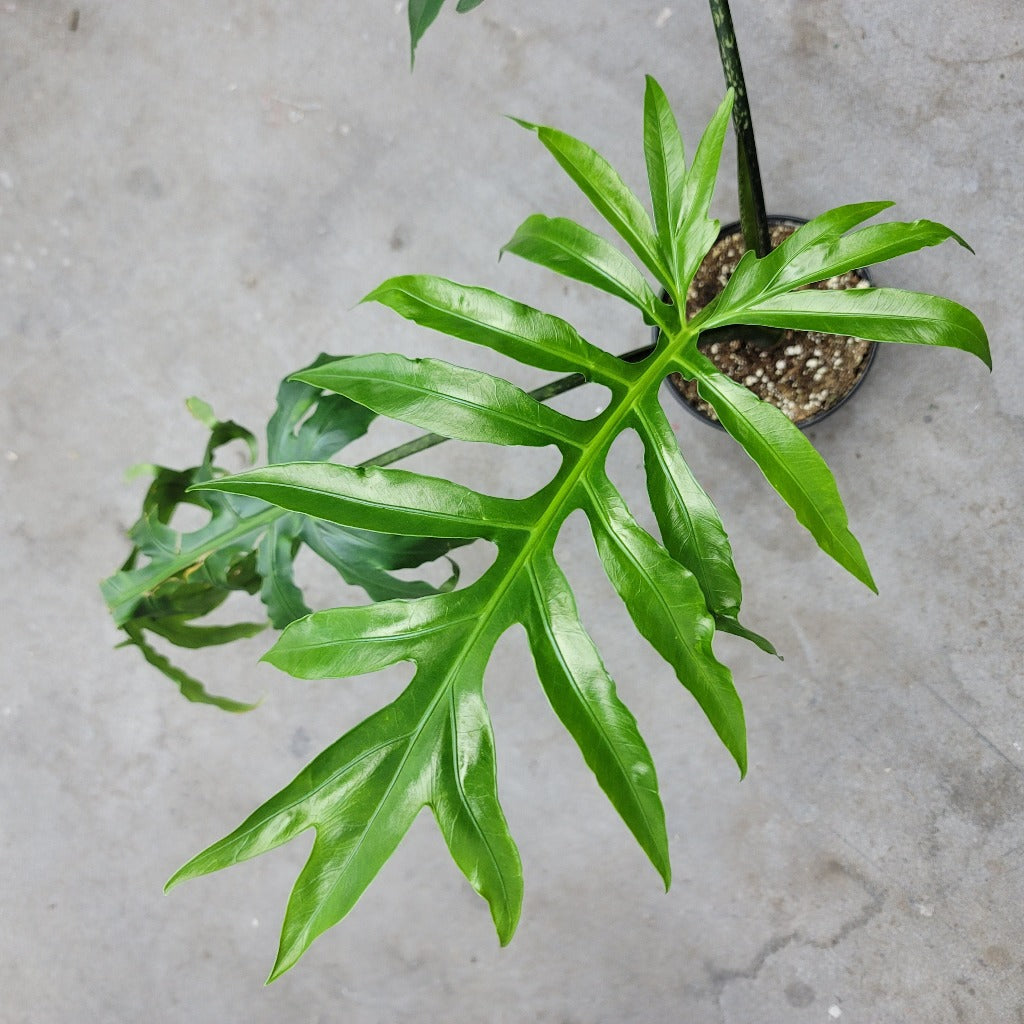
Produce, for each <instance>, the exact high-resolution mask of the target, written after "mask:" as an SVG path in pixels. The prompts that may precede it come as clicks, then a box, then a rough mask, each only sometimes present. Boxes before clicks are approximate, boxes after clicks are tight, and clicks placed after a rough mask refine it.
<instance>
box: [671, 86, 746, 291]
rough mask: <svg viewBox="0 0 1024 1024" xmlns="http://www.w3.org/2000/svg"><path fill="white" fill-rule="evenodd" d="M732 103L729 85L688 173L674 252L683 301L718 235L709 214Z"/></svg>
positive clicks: (677, 288)
mask: <svg viewBox="0 0 1024 1024" xmlns="http://www.w3.org/2000/svg"><path fill="white" fill-rule="evenodd" d="M732 107H733V91H732V89H730V90H729V91H728V92H727V93H726V95H725V99H724V100H722V102H721V103H720V104H719V107H718V110H716V111H715V116H714V117H712V118H711V120H710V122H708V126H707V128H705V129H704V133H703V134H702V135H701V137H700V143H699V144H698V145H697V151H696V153H694V156H693V165H692V166H691V167H690V169H689V171H688V172H687V174H686V180H685V184H684V187H683V198H682V204H681V210H680V217H681V220H680V222H679V224H678V226H677V228H676V233H675V246H676V248H675V252H674V254H673V259H674V266H675V268H676V274H677V275H678V280H677V281H676V282H675V291H676V293H677V296H678V301H679V304H680V305H682V304H683V301H682V299H683V296H685V295H686V292H687V289H688V288H689V287H690V282H691V281H692V280H693V277H694V275H695V274H696V273H697V270H698V268H699V267H700V264H701V261H702V260H703V259H704V255H705V253H707V251H708V250H709V249H710V248H711V246H712V245H714V244H715V240H716V239H717V238H718V229H719V223H718V221H717V220H715V219H714V218H712V217H711V215H710V210H711V200H712V199H713V198H714V194H715V183H716V181H717V179H718V165H719V163H720V162H721V159H722V146H723V144H724V142H725V133H726V130H727V129H728V127H729V115H730V114H731V113H732Z"/></svg>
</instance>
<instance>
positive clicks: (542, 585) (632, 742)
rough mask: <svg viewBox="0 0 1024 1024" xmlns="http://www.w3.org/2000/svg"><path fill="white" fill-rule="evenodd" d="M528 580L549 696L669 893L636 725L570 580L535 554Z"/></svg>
mask: <svg viewBox="0 0 1024 1024" xmlns="http://www.w3.org/2000/svg"><path fill="white" fill-rule="evenodd" d="M527 574H528V579H529V585H530V589H529V595H528V598H527V605H528V609H529V612H528V616H527V618H526V630H527V635H528V636H529V639H530V649H531V650H532V651H533V657H534V660H535V662H536V664H537V675H538V676H539V677H540V681H541V685H542V686H543V687H544V692H545V693H546V694H547V697H548V700H549V701H550V702H551V706H552V708H553V709H554V711H555V713H556V714H557V715H558V717H559V719H560V720H561V722H562V724H563V725H564V726H565V727H566V729H567V730H568V731H569V733H570V734H571V735H572V737H573V739H574V740H575V741H576V744H577V746H578V747H579V748H580V752H581V753H582V754H583V758H584V760H585V761H586V762H587V765H588V766H589V767H590V769H591V771H592V772H593V773H594V775H595V777H596V778H597V781H598V783H599V784H600V786H601V789H603V790H604V792H605V793H606V794H607V796H608V799H609V800H610V801H611V802H612V805H613V806H614V807H615V809H616V810H617V811H618V812H619V814H620V815H621V816H622V820H623V821H625V823H626V824H627V825H628V826H629V830H630V831H631V832H632V833H633V835H634V836H635V837H636V840H637V842H638V843H639V844H640V846H641V847H642V848H643V850H644V852H645V853H646V854H647V856H648V857H650V859H651V863H652V864H654V866H655V868H657V870H658V873H659V874H660V875H661V877H662V879H663V880H664V882H665V888H666V889H667V888H668V886H669V884H670V882H671V879H672V868H671V866H670V865H669V854H668V835H667V834H666V831H665V811H664V809H663V807H662V805H661V798H660V796H659V795H658V780H657V775H656V773H655V770H654V762H653V761H652V760H651V755H650V752H649V751H648V749H647V745H646V744H645V743H644V741H643V738H642V737H641V736H640V731H639V730H638V729H637V725H636V719H635V718H634V717H633V715H632V714H631V713H630V711H629V709H628V708H627V707H626V706H625V705H624V704H623V703H622V701H621V700H620V699H619V698H618V696H617V694H616V692H615V683H614V682H613V681H612V678H611V676H609V675H608V671H607V669H606V668H605V667H604V663H603V662H602V661H601V655H600V653H599V652H598V650H597V647H596V646H595V645H594V642H593V640H591V639H590V637H589V636H588V635H587V632H586V630H585V629H584V628H583V624H582V622H580V618H579V613H578V612H577V610H576V602H575V600H574V598H573V595H572V591H571V590H570V588H569V581H568V580H567V579H566V578H565V574H564V573H563V572H562V570H561V569H560V568H559V567H558V565H557V563H556V562H555V560H554V558H553V557H552V555H551V553H550V552H547V551H543V550H541V551H538V552H537V554H536V555H535V556H534V558H533V559H532V561H531V562H530V565H529V568H528V572H527Z"/></svg>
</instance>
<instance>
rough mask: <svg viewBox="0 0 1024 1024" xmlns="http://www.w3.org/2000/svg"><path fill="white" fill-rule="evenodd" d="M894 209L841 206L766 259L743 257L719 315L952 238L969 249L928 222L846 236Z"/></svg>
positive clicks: (719, 302) (892, 225)
mask: <svg viewBox="0 0 1024 1024" xmlns="http://www.w3.org/2000/svg"><path fill="white" fill-rule="evenodd" d="M890 206H892V203H855V204H852V205H849V206H840V207H837V208H836V209H834V210H829V211H828V212H827V213H823V214H821V215H820V216H818V217H815V218H814V220H812V221H809V222H808V223H807V224H804V225H802V226H801V227H799V228H797V230H796V231H794V232H793V234H792V235H790V236H789V237H788V238H786V239H784V240H783V242H782V243H781V244H780V245H779V246H777V247H776V248H775V249H774V250H773V251H772V252H771V253H770V254H769V255H768V256H766V257H765V258H764V259H760V260H759V259H757V258H756V257H755V256H754V254H753V253H744V255H743V258H742V259H741V260H740V263H739V265H738V266H737V267H736V270H735V272H734V273H733V275H732V277H731V278H730V279H729V283H728V285H726V288H725V290H724V291H723V292H722V294H721V295H720V296H719V297H718V299H717V301H716V303H715V310H714V312H715V315H716V316H718V315H722V314H723V311H724V310H726V309H741V308H743V307H745V306H746V305H748V304H749V303H750V302H751V301H764V300H765V299H768V298H773V297H774V296H777V295H781V294H783V293H784V292H788V291H792V290H793V289H795V288H799V287H801V286H803V285H807V284H813V283H815V282H817V281H823V280H826V279H827V278H830V277H835V276H837V275H839V274H845V273H846V272H847V271H850V270H859V269H860V268H861V267H867V266H871V265H872V264H874V263H880V262H882V261H884V260H889V259H892V258H893V257H895V256H903V255H906V254H907V253H911V252H916V251H917V250H918V249H922V248H925V247H927V246H932V245H939V244H940V243H942V242H944V241H945V240H946V239H949V238H952V239H954V240H955V241H956V242H958V243H959V244H960V245H962V246H964V247H965V248H967V249H970V246H968V245H967V243H966V242H965V241H964V240H963V239H962V238H961V237H960V236H959V235H958V234H956V232H955V231H952V230H951V229H950V228H947V227H945V226H943V225H942V224H936V223H935V222H934V221H928V220H917V221H913V222H912V223H905V222H890V223H888V224H875V225H872V226H870V227H866V228H861V229H860V230H859V231H855V232H853V233H852V234H846V235H844V232H846V231H849V230H850V228H852V227H854V226H856V225H857V224H860V223H861V222H863V221H865V220H867V219H868V218H870V217H874V216H875V215H876V214H878V213H880V212H881V211H882V210H885V209H887V208H888V207H890ZM698 319H699V320H702V319H704V318H703V317H701V318H698Z"/></svg>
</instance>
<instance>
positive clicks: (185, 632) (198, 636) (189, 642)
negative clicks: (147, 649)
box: [138, 615, 267, 650]
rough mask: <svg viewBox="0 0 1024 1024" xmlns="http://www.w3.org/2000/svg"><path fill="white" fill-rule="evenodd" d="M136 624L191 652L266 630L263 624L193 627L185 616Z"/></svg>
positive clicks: (245, 637)
mask: <svg viewBox="0 0 1024 1024" xmlns="http://www.w3.org/2000/svg"><path fill="white" fill-rule="evenodd" d="M138 624H139V625H140V626H144V627H145V628H146V629H148V630H150V631H151V632H153V633H156V634H157V635H158V636H162V637H164V639H166V640H170V641H171V643H172V644H174V645H175V646H176V647H188V648H191V649H193V650H196V649H199V648H201V647H218V646H220V645H221V644H230V643H233V642H234V641H235V640H245V639H248V638H249V637H251V636H256V635H257V634H258V633H262V632H263V630H265V629H266V628H267V624H266V623H265V622H236V623H234V624H233V625H230V626H193V625H191V624H190V623H189V618H188V616H185V615H177V616H171V615H167V616H164V617H162V618H159V619H141V620H139V621H138Z"/></svg>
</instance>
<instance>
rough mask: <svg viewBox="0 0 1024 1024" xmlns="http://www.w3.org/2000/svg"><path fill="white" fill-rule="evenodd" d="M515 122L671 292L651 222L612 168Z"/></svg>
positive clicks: (579, 147) (579, 145) (565, 140)
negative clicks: (529, 133) (537, 141)
mask: <svg viewBox="0 0 1024 1024" xmlns="http://www.w3.org/2000/svg"><path fill="white" fill-rule="evenodd" d="M516 122H517V123H518V124H520V125H522V126H523V127H524V128H526V129H528V130H529V131H533V132H536V133H537V137H538V138H539V139H540V141H541V142H542V143H543V145H544V148H545V149H547V151H548V152H549V153H550V154H551V155H552V156H553V157H554V158H555V160H557V161H558V163H559V165H560V166H561V167H562V169H563V170H564V171H565V172H566V174H568V175H569V177H570V178H572V180H573V181H574V182H575V183H576V185H577V186H578V187H579V189H580V191H581V192H582V193H583V194H584V195H585V196H586V197H587V198H588V199H589V200H590V201H591V203H593V204H594V208H595V209H596V210H597V212H598V213H600V214H601V216H602V217H604V219H605V220H606V221H608V223H609V224H611V226H612V227H613V228H614V229H615V230H616V232H618V234H619V235H620V236H621V237H622V238H623V240H624V241H625V242H626V244H627V245H628V246H629V247H630V249H632V250H633V252H634V253H636V255H637V257H638V259H639V260H640V262H641V263H643V265H644V266H645V267H647V269H648V270H649V271H650V272H651V273H652V274H653V275H654V276H655V277H656V278H657V279H658V280H659V281H660V282H661V283H662V284H663V285H664V286H665V287H666V288H671V287H672V274H671V271H670V269H669V268H668V267H667V266H666V265H665V261H664V260H663V259H662V257H661V255H660V251H659V246H658V237H657V235H656V234H655V231H654V228H653V227H652V225H651V219H650V217H649V216H648V215H647V211H646V210H645V209H644V208H643V204H642V203H641V202H640V200H639V199H637V197H636V196H635V195H634V194H633V193H632V192H631V191H630V190H629V187H628V186H627V185H626V183H625V182H624V181H623V180H622V178H621V177H619V174H618V172H617V171H616V170H615V169H614V168H613V167H612V165H611V164H610V163H608V161H607V160H605V158H604V157H603V156H601V154H600V153H598V152H596V151H595V150H593V149H591V148H590V146H588V145H587V144H586V143H584V142H580V141H579V139H574V138H573V137H572V136H571V135H566V134H565V132H560V131H556V130H555V129H554V128H545V127H544V126H543V125H537V124H531V123H530V122H529V121H521V120H519V119H518V118H516Z"/></svg>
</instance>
